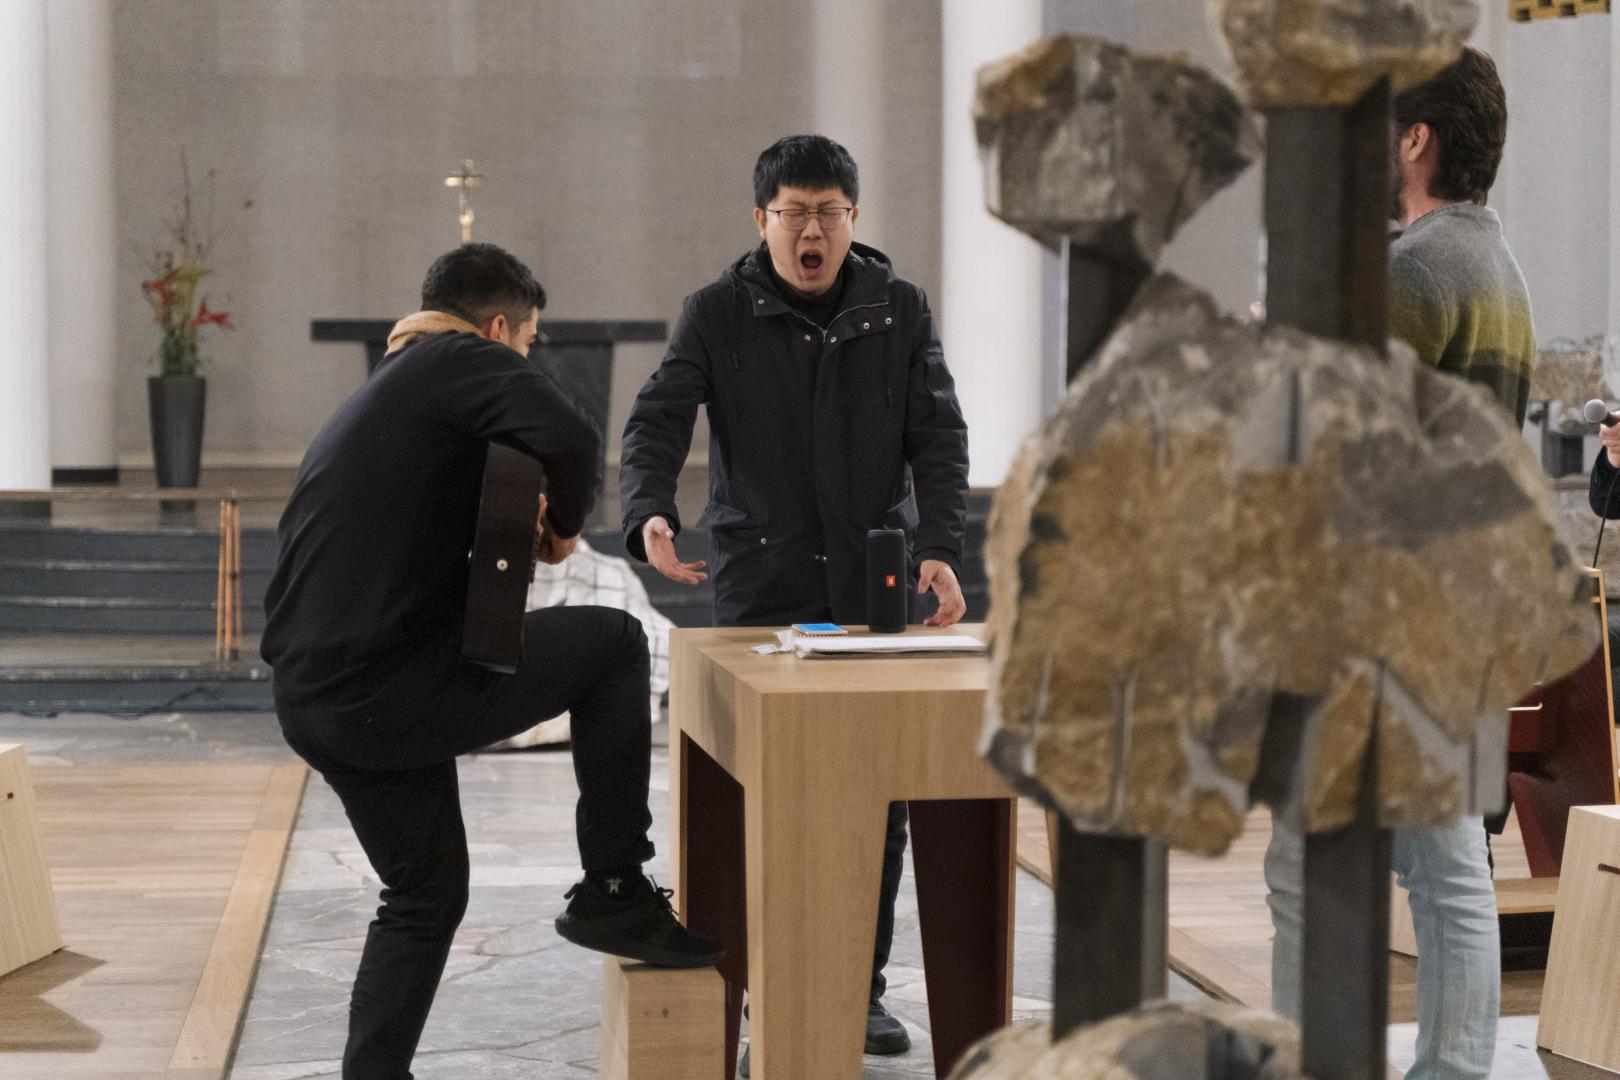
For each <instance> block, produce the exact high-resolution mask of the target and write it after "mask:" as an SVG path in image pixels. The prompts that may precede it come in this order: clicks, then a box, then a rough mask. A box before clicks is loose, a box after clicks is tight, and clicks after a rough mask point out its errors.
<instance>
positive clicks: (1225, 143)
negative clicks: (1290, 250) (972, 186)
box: [973, 36, 1261, 264]
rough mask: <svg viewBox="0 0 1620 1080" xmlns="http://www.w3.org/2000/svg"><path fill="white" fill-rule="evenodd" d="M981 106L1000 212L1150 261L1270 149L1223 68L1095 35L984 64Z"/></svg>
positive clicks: (983, 142)
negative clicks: (1221, 74)
mask: <svg viewBox="0 0 1620 1080" xmlns="http://www.w3.org/2000/svg"><path fill="white" fill-rule="evenodd" d="M973 116H974V122H975V125H976V127H977V131H978V139H979V150H980V157H981V159H982V161H983V164H984V171H985V200H986V203H987V204H988V206H989V208H990V212H991V213H993V214H995V215H996V216H997V217H999V218H1001V219H1002V220H1003V221H1005V222H1007V223H1008V224H1009V225H1012V226H1014V227H1016V228H1018V229H1021V230H1023V231H1024V232H1026V233H1029V234H1030V235H1031V236H1034V237H1036V238H1037V239H1039V240H1042V241H1043V242H1047V243H1054V242H1056V241H1057V239H1058V238H1059V237H1063V236H1068V237H1070V238H1071V240H1072V241H1073V242H1074V243H1077V244H1080V245H1082V246H1084V247H1087V248H1091V249H1093V250H1096V251H1098V252H1099V253H1101V254H1103V255H1106V256H1109V257H1111V258H1122V259H1133V260H1136V261H1140V262H1143V263H1147V264H1152V263H1153V262H1154V261H1155V260H1156V259H1157V258H1158V255H1159V251H1160V249H1161V248H1163V246H1164V245H1165V243H1167V242H1168V241H1169V239H1170V238H1171V237H1172V236H1173V235H1174V234H1175V232H1176V230H1177V229H1178V228H1179V227H1180V226H1181V224H1182V223H1183V222H1185V221H1186V220H1187V219H1188V218H1190V217H1191V216H1192V215H1193V214H1194V213H1195V212H1196V211H1197V210H1198V208H1199V207H1200V206H1202V205H1203V204H1204V203H1205V202H1206V201H1207V200H1208V199H1209V197H1210V196H1211V195H1213V194H1214V193H1215V192H1217V191H1219V190H1220V189H1221V188H1223V187H1225V186H1226V185H1227V184H1229V183H1231V181H1232V180H1233V179H1234V178H1235V177H1236V176H1237V175H1238V174H1239V173H1241V172H1242V171H1243V170H1244V169H1246V168H1247V167H1248V166H1249V164H1250V163H1251V162H1253V161H1254V160H1255V158H1257V157H1258V156H1259V154H1260V151H1261V139H1260V123H1259V120H1258V118H1257V117H1256V116H1255V115H1254V114H1253V113H1251V112H1249V111H1248V110H1247V109H1245V108H1244V107H1243V104H1242V102H1240V101H1239V100H1238V97H1237V95H1236V94H1235V93H1234V92H1233V91H1232V89H1231V88H1230V87H1228V86H1227V85H1226V84H1225V83H1223V82H1221V81H1220V80H1219V79H1217V78H1216V77H1215V76H1213V75H1211V74H1209V73H1208V72H1206V71H1204V70H1203V69H1202V68H1200V67H1198V66H1197V65H1195V64H1193V63H1191V62H1189V61H1187V60H1185V59H1183V58H1181V57H1177V56H1139V55H1137V54H1135V53H1132V52H1131V51H1130V50H1128V49H1125V48H1122V47H1121V46H1118V45H1114V44H1111V43H1109V42H1106V41H1103V40H1101V39H1099V38H1093V37H1083V36H1062V37H1051V38H1046V39H1044V40H1041V41H1038V42H1036V43H1035V44H1034V45H1031V46H1030V47H1029V48H1027V49H1025V50H1024V51H1023V52H1020V53H1017V54H1016V55H1014V56H1011V57H1009V58H1007V59H1005V60H1001V61H999V62H997V63H994V64H991V65H989V66H987V67H985V68H983V69H982V70H980V72H979V82H978V97H977V99H976V100H975V102H974V107H973Z"/></svg>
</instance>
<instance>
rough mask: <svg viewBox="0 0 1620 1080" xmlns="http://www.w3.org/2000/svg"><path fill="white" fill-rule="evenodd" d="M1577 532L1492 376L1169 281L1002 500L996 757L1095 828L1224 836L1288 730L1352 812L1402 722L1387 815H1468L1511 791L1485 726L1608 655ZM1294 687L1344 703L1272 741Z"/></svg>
mask: <svg viewBox="0 0 1620 1080" xmlns="http://www.w3.org/2000/svg"><path fill="white" fill-rule="evenodd" d="M1558 521H1559V514H1558V510H1557V507H1556V505H1555V504H1554V502H1553V500H1552V498H1551V495H1550V493H1549V492H1548V491H1547V490H1546V486H1545V481H1544V479H1543V478H1542V477H1541V476H1540V475H1539V473H1538V470H1537V467H1536V464H1535V462H1534V461H1533V459H1532V458H1531V456H1530V454H1529V453H1528V451H1527V449H1526V447H1525V444H1524V441H1523V439H1522V438H1521V437H1520V435H1519V433H1518V432H1517V431H1515V430H1513V427H1512V425H1511V424H1510V423H1508V422H1507V421H1506V420H1505V419H1503V418H1502V417H1501V415H1500V410H1499V409H1497V408H1496V407H1495V406H1494V404H1493V403H1491V402H1490V401H1489V400H1488V398H1487V396H1486V394H1485V392H1484V391H1483V390H1482V389H1480V388H1478V387H1475V386H1472V385H1470V384H1469V383H1466V382H1464V381H1463V380H1461V379H1458V378H1456V377H1455V376H1451V375H1446V374H1443V373H1440V372H1436V371H1434V370H1433V369H1430V368H1427V367H1424V366H1422V365H1419V364H1418V363H1417V362H1416V360H1415V359H1414V358H1413V357H1412V355H1411V353H1410V351H1409V350H1407V349H1406V348H1405V347H1404V346H1395V347H1393V348H1392V355H1391V357H1390V359H1388V360H1384V359H1382V358H1380V357H1378V356H1377V355H1376V354H1375V353H1373V352H1372V351H1371V350H1366V349H1358V348H1355V347H1352V346H1349V345H1346V344H1342V343H1337V342H1330V341H1325V340H1321V339H1317V338H1313V337H1311V336H1309V335H1306V334H1303V333H1301V332H1299V331H1296V330H1293V329H1290V328H1286V327H1277V328H1270V329H1263V328H1261V327H1257V326H1255V325H1252V324H1248V323H1243V322H1239V321H1238V320H1236V319H1233V318H1230V317H1225V316H1222V315H1220V314H1219V313H1218V312H1217V311H1216V308H1215V305H1214V303H1213V301H1212V300H1210V299H1209V298H1208V297H1207V296H1206V295H1204V294H1203V293H1202V292H1200V291H1198V290H1196V289H1194V288H1192V287H1190V286H1188V285H1186V284H1184V283H1182V282H1180V281H1178V280H1176V279H1175V278H1173V277H1169V276H1161V277H1159V278H1156V279H1155V280H1153V281H1152V282H1150V283H1149V284H1148V285H1147V286H1146V287H1144V289H1143V291H1142V293H1141V294H1140V295H1139V296H1138V299H1137V301H1136V303H1135V304H1134V305H1133V307H1132V309H1131V310H1130V311H1129V312H1128V314H1127V316H1126V319H1125V321H1124V323H1123V325H1121V326H1120V328H1119V329H1118V331H1117V332H1116V333H1115V335H1114V337H1113V338H1112V339H1111V340H1110V341H1109V342H1108V343H1107V345H1106V346H1105V347H1104V349H1103V350H1102V352H1101V353H1100V355H1099V356H1098V357H1097V358H1096V359H1095V360H1094V361H1093V362H1092V363H1091V365H1090V366H1089V367H1088V368H1087V369H1086V371H1085V372H1084V373H1082V375H1081V376H1080V378H1079V380H1077V382H1076V383H1075V385H1074V386H1073V387H1072V388H1071V391H1070V394H1069V396H1068V399H1067V400H1066V402H1065V403H1064V405H1063V407H1062V408H1061V410H1060V411H1059V412H1058V414H1057V415H1056V416H1055V417H1053V419H1052V420H1051V421H1050V422H1049V423H1048V424H1047V425H1046V427H1045V429H1044V431H1042V432H1041V433H1040V434H1039V435H1038V436H1036V437H1035V438H1034V439H1033V440H1031V441H1030V442H1029V443H1028V444H1027V445H1026V446H1025V448H1024V450H1023V452H1022V454H1021V455H1020V457H1019V459H1018V460H1017V462H1016V463H1015V465H1014V467H1013V470H1012V473H1011V475H1010V476H1009V477H1008V479H1007V481H1006V482H1005V484H1004V485H1003V486H1002V488H1001V490H1000V491H999V492H998V495H997V498H996V503H995V507H994V510H993V513H992V518H991V526H990V537H989V541H988V544H987V549H986V557H987V562H988V568H989V574H990V585H991V616H990V632H991V640H992V670H993V689H992V695H991V696H992V701H991V705H990V717H989V725H990V738H989V747H988V750H989V753H990V756H991V758H992V760H993V761H994V762H995V763H996V764H997V765H998V767H999V768H1001V770H1002V771H1003V772H1004V773H1006V774H1008V775H1009V776H1010V777H1012V778H1014V779H1015V780H1017V781H1022V782H1024V783H1025V784H1026V786H1030V787H1033V788H1034V789H1036V790H1038V791H1039V792H1040V793H1041V794H1043V795H1044V796H1045V797H1047V798H1048V799H1049V800H1050V801H1051V802H1052V803H1053V804H1054V805H1055V806H1057V807H1058V808H1059V809H1061V810H1062V811H1064V812H1065V813H1066V814H1067V815H1068V817H1069V819H1070V820H1071V821H1073V822H1074V823H1075V824H1076V825H1077V826H1079V827H1080V828H1082V829H1085V830H1092V831H1098V832H1107V833H1114V834H1123V835H1135V836H1143V837H1148V838H1153V839H1158V840H1163V841H1165V842H1168V843H1169V844H1171V845H1172V846H1175V847H1178V848H1183V849H1187V850H1191V851H1197V852H1203V853H1208V854H1216V853H1219V852H1220V851H1222V850H1224V849H1225V848H1226V846H1227V844H1228V843H1229V842H1230V841H1231V840H1232V838H1233V837H1234V836H1236V835H1237V834H1238V832H1239V831H1240V830H1241V827H1242V822H1243V817H1244V814H1245V812H1246V810H1247V809H1248V807H1249V805H1250V801H1251V785H1253V784H1254V783H1255V782H1256V780H1257V777H1258V776H1260V775H1261V773H1262V771H1263V770H1262V748H1263V746H1290V747H1294V748H1296V749H1294V750H1291V751H1289V752H1290V753H1296V754H1297V762H1296V767H1295V768H1293V769H1290V768H1288V767H1286V766H1285V767H1284V768H1283V769H1282V773H1283V774H1284V775H1286V774H1288V773H1290V772H1292V773H1293V774H1294V775H1295V776H1296V777H1297V779H1296V781H1295V783H1294V788H1293V792H1292V794H1291V795H1290V796H1289V797H1288V798H1287V800H1285V801H1286V802H1287V803H1288V804H1289V806H1288V808H1289V809H1290V810H1291V811H1293V812H1297V813H1299V814H1300V815H1301V816H1302V817H1303V820H1304V824H1305V826H1306V827H1307V828H1308V829H1309V830H1311V831H1325V830H1329V829H1333V828H1337V827H1339V826H1342V825H1344V824H1346V823H1347V822H1348V821H1349V820H1350V818H1351V816H1352V813H1353V810H1354V806H1355V799H1356V793H1357V780H1358V778H1359V776H1360V775H1361V769H1360V765H1361V761H1362V757H1363V755H1364V754H1365V753H1366V752H1367V749H1368V742H1369V739H1368V736H1369V734H1370V732H1371V731H1372V728H1373V717H1374V714H1375V713H1376V714H1377V716H1378V739H1377V743H1376V746H1375V747H1374V750H1375V752H1376V753H1377V755H1378V762H1379V765H1380V774H1381V782H1380V787H1379V796H1380V799H1379V806H1380V815H1381V819H1382V823H1383V824H1385V825H1388V826H1399V825H1424V824H1433V823H1438V822H1443V821H1449V820H1452V819H1453V818H1454V817H1455V816H1457V815H1458V814H1460V813H1464V812H1469V811H1471V810H1475V809H1478V808H1479V807H1480V805H1481V804H1482V803H1484V802H1488V801H1490V800H1489V799H1488V798H1486V797H1485V795H1484V794H1483V791H1484V789H1487V788H1489V787H1490V786H1491V785H1490V784H1485V783H1477V782H1476V775H1475V772H1476V769H1478V770H1479V771H1480V773H1481V775H1482V776H1485V777H1488V776H1489V772H1490V760H1491V759H1490V758H1489V757H1487V758H1480V757H1479V756H1478V755H1477V754H1476V746H1475V742H1474V739H1475V735H1476V732H1477V731H1478V730H1479V725H1480V724H1481V722H1482V721H1489V720H1493V719H1494V720H1495V721H1496V722H1497V726H1496V727H1494V728H1493V729H1491V730H1492V733H1493V734H1494V736H1495V741H1496V742H1500V739H1501V728H1500V723H1501V722H1502V718H1503V717H1504V716H1505V710H1506V708H1507V707H1508V706H1509V705H1510V704H1511V703H1512V702H1513V701H1515V700H1516V699H1517V698H1519V697H1520V696H1521V695H1522V694H1523V693H1524V692H1525V691H1526V690H1528V689H1529V688H1530V686H1531V685H1532V684H1534V683H1535V682H1536V681H1537V680H1538V679H1541V678H1544V677H1547V678H1550V677H1556V676H1558V675H1561V674H1563V673H1564V672H1565V671H1567V670H1569V669H1571V668H1573V667H1574V666H1575V665H1576V664H1578V663H1579V662H1580V661H1581V660H1583V659H1585V658H1586V656H1588V655H1589V654H1590V652H1591V649H1592V647H1593V646H1594V644H1595V643H1596V625H1595V622H1594V620H1593V618H1592V611H1591V606H1590V603H1589V595H1590V584H1589V579H1588V578H1587V577H1586V576H1584V575H1583V574H1582V572H1581V571H1580V569H1579V560H1578V558H1577V556H1576V555H1575V553H1574V552H1573V551H1572V550H1571V549H1570V548H1569V546H1568V545H1567V544H1566V542H1565V539H1564V537H1563V535H1562V533H1561V531H1560V527H1559V525H1558ZM1275 694H1292V695H1299V696H1302V697H1305V698H1309V699H1312V700H1313V701H1316V702H1317V704H1316V706H1315V708H1314V711H1313V712H1312V713H1311V715H1310V717H1309V719H1308V720H1307V721H1306V723H1305V725H1304V728H1303V730H1302V731H1296V732H1292V733H1287V737H1286V738H1283V739H1280V740H1279V739H1278V737H1277V733H1273V740H1272V741H1271V742H1269V743H1268V741H1267V739H1266V727H1267V718H1268V715H1269V713H1268V709H1269V705H1270V702H1271V700H1272V698H1273V695H1275ZM1490 742H1491V740H1489V739H1487V740H1481V743H1482V745H1489V744H1490ZM1495 760H1497V761H1499V760H1500V751H1498V752H1497V755H1496V758H1495Z"/></svg>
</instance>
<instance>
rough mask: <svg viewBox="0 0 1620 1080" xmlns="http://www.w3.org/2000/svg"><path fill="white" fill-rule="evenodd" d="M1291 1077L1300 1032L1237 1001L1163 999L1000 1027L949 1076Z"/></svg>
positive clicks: (1052, 1079) (1024, 1079)
mask: <svg viewBox="0 0 1620 1080" xmlns="http://www.w3.org/2000/svg"><path fill="white" fill-rule="evenodd" d="M1165 1076H1174V1077H1176V1078H1177V1080H1225V1078H1228V1077H1233V1076H1245V1077H1251V1078H1253V1080H1297V1078H1298V1077H1299V1076H1300V1071H1299V1032H1298V1030H1297V1029H1296V1028H1295V1027H1294V1025H1293V1024H1291V1023H1289V1022H1288V1021H1287V1020H1284V1019H1283V1018H1282V1017H1280V1016H1274V1015H1272V1014H1270V1013H1267V1012H1262V1011H1260V1010H1258V1009H1248V1008H1245V1007H1243V1006H1241V1005H1228V1004H1225V1003H1224V1002H1217V1001H1199V1002H1193V1003H1191V1004H1187V1005H1171V1004H1169V1003H1165V1002H1161V1003H1157V1004H1153V1005H1147V1006H1144V1007H1142V1008H1140V1009H1137V1010H1136V1011H1135V1012H1131V1013H1127V1014H1125V1015H1124V1016H1117V1017H1114V1018H1113V1019H1111V1020H1105V1021H1103V1022H1102V1023H1100V1024H1095V1025H1093V1026H1091V1027H1085V1028H1080V1029H1079V1030H1077V1031H1074V1032H1071V1033H1070V1034H1069V1035H1067V1036H1065V1037H1064V1038H1063V1039H1062V1040H1060V1041H1059V1042H1056V1043H1053V1042H1052V1033H1051V1030H1050V1028H1048V1027H1047V1025H1045V1024H1039V1025H1028V1026H1022V1027H1015V1028H1005V1029H1003V1030H1001V1031H999V1032H997V1033H996V1034H994V1035H991V1036H990V1037H989V1038H987V1039H985V1040H983V1041H982V1042H980V1043H979V1044H978V1045H976V1046H974V1047H973V1048H972V1049H971V1050H969V1051H968V1052H967V1054H966V1055H964V1056H963V1058H962V1061H961V1063H960V1064H959V1065H957V1067H956V1069H955V1071H953V1072H952V1073H951V1080H1157V1078H1160V1077H1165Z"/></svg>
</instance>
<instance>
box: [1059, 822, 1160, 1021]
mask: <svg viewBox="0 0 1620 1080" xmlns="http://www.w3.org/2000/svg"><path fill="white" fill-rule="evenodd" d="M1056 820H1057V821H1058V823H1059V824H1058V843H1057V865H1056V866H1055V867H1053V868H1052V869H1053V874H1052V878H1053V894H1054V904H1055V907H1056V910H1055V913H1054V914H1055V920H1056V923H1057V933H1056V940H1055V942H1054V949H1053V964H1052V1038H1053V1040H1057V1039H1061V1038H1062V1037H1063V1036H1065V1035H1067V1034H1068V1033H1069V1032H1071V1031H1073V1030H1074V1029H1075V1028H1077V1027H1081V1026H1082V1025H1085V1024H1093V1023H1096V1022H1097V1021H1099V1020H1106V1019H1108V1018H1109V1017H1110V1016H1117V1015H1119V1014H1120V1013H1123V1012H1129V1011H1130V1010H1131V1009H1134V1008H1136V1007H1137V1006H1138V1005H1141V1004H1142V1003H1143V1002H1145V1001H1151V1000H1153V999H1155V998H1162V997H1164V996H1165V992H1166V981H1167V975H1166V971H1167V962H1168V956H1167V953H1166V940H1165V939H1166V936H1167V934H1168V925H1169V911H1170V909H1169V893H1168V878H1169V873H1168V865H1169V852H1168V849H1167V848H1166V847H1165V845H1164V844H1162V843H1159V842H1157V841H1153V840H1144V839H1142V838H1140V837H1129V836H1097V835H1093V834H1090V833H1082V832H1080V831H1079V830H1077V829H1076V828H1075V827H1074V826H1073V825H1071V824H1069V822H1068V819H1066V818H1064V817H1063V815H1061V814H1059V815H1057V818H1056Z"/></svg>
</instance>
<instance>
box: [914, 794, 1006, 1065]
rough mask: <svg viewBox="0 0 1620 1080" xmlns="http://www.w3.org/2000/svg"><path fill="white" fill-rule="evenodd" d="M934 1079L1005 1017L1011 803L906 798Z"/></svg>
mask: <svg viewBox="0 0 1620 1080" xmlns="http://www.w3.org/2000/svg"><path fill="white" fill-rule="evenodd" d="M910 806H911V859H912V866H913V868H914V869H915V871H916V875H917V914H918V918H919V921H920V923H921V929H922V951H923V974H924V976H925V978H926V980H927V984H928V1022H929V1026H930V1027H931V1028H932V1029H933V1040H934V1075H935V1076H941V1077H943V1076H946V1075H948V1074H949V1073H950V1071H951V1069H952V1068H954V1067H955V1065H956V1063H957V1061H958V1060H959V1059H960V1058H961V1056H962V1055H963V1054H964V1053H966V1052H967V1049H968V1047H970V1046H972V1045H973V1044H974V1043H975V1042H977V1041H978V1040H979V1039H981V1038H983V1037H984V1036H986V1035H988V1034H990V1033H991V1032H992V1031H995V1030H996V1029H997V1028H1001V1027H1004V1026H1006V1024H1007V1023H1008V1022H1009V1021H1010V1020H1011V1019H1012V932H1013V910H1012V907H1013V852H1014V838H1013V801H1012V800H1011V799H949V800H945V799H940V800H928V801H926V802H925V801H913V802H912V803H911V804H910Z"/></svg>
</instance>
